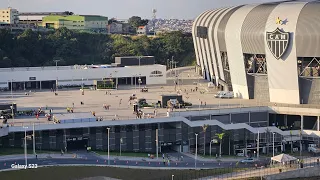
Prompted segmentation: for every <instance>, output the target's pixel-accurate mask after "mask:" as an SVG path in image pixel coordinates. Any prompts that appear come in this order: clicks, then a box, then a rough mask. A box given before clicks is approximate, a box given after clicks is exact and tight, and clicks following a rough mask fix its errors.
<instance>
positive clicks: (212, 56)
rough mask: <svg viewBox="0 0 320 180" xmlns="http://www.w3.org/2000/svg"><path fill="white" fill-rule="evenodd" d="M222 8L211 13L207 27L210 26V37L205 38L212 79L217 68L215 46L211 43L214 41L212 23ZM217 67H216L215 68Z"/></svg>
mask: <svg viewBox="0 0 320 180" xmlns="http://www.w3.org/2000/svg"><path fill="white" fill-rule="evenodd" d="M220 10H221V9H217V10H216V11H215V13H213V14H211V16H210V17H209V21H207V24H206V27H208V38H207V39H206V40H205V48H206V53H207V63H208V66H209V72H210V75H211V77H210V78H211V79H213V78H214V77H217V76H216V73H217V70H216V63H215V62H216V61H215V54H214V51H213V46H212V44H210V42H212V36H211V34H212V29H211V28H210V27H212V23H213V22H215V19H216V18H217V15H218V14H219V12H220ZM214 68H215V69H214Z"/></svg>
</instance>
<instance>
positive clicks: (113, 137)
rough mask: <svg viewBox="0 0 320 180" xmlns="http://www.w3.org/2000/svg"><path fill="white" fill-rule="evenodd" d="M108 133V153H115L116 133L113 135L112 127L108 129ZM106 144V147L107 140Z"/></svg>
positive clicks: (113, 129)
mask: <svg viewBox="0 0 320 180" xmlns="http://www.w3.org/2000/svg"><path fill="white" fill-rule="evenodd" d="M109 133H110V139H109V143H110V144H109V146H110V151H115V150H116V133H115V128H114V126H112V127H110V132H109ZM106 144H107V146H108V140H107V142H106ZM107 148H108V147H107Z"/></svg>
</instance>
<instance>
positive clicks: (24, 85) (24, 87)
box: [11, 82, 26, 90]
mask: <svg viewBox="0 0 320 180" xmlns="http://www.w3.org/2000/svg"><path fill="white" fill-rule="evenodd" d="M11 86H12V84H11ZM23 90H26V82H23Z"/></svg>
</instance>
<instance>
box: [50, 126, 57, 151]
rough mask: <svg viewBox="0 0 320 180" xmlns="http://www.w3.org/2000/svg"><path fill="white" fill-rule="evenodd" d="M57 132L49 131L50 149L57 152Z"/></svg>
mask: <svg viewBox="0 0 320 180" xmlns="http://www.w3.org/2000/svg"><path fill="white" fill-rule="evenodd" d="M56 134H57V132H56V130H50V131H49V143H50V144H49V146H50V149H52V150H55V149H56V148H57V137H56Z"/></svg>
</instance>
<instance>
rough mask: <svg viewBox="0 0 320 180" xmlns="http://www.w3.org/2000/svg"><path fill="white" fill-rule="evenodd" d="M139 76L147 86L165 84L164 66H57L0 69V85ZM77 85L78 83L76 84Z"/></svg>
mask: <svg viewBox="0 0 320 180" xmlns="http://www.w3.org/2000/svg"><path fill="white" fill-rule="evenodd" d="M153 71H161V72H162V75H163V76H154V75H152V74H151V72H153ZM139 74H141V76H145V77H146V80H147V82H146V83H147V84H166V66H163V65H150V66H140V67H139V66H131V67H120V68H88V69H81V68H79V69H75V68H74V67H73V66H61V67H59V66H58V70H57V69H56V67H54V66H52V67H44V68H41V67H36V68H32V67H30V68H26V67H25V68H14V69H11V68H1V69H0V84H1V85H2V86H3V87H8V82H9V81H11V80H13V81H14V82H27V81H29V77H36V80H35V81H46V80H56V79H57V78H58V80H59V82H60V83H59V84H61V83H62V82H64V83H68V84H73V83H74V81H80V83H81V80H82V78H83V79H84V80H85V81H91V83H92V84H93V80H101V79H102V78H109V77H110V76H112V77H134V76H136V75H139ZM77 83H78V82H77Z"/></svg>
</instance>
